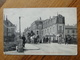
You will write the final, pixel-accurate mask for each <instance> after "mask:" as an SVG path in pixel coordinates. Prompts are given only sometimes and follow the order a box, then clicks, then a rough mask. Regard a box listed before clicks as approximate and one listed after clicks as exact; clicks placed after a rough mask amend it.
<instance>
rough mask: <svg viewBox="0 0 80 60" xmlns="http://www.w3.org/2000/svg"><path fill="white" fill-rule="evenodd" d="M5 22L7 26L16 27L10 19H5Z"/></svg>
mask: <svg viewBox="0 0 80 60" xmlns="http://www.w3.org/2000/svg"><path fill="white" fill-rule="evenodd" d="M4 24H5V25H6V26H7V27H15V25H14V24H13V23H12V22H10V21H9V20H8V19H7V20H4Z"/></svg>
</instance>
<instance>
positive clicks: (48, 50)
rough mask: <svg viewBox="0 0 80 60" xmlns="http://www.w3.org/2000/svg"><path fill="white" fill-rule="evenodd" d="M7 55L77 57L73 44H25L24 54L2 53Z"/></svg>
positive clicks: (75, 47) (15, 52) (75, 46)
mask: <svg viewBox="0 0 80 60" xmlns="http://www.w3.org/2000/svg"><path fill="white" fill-rule="evenodd" d="M4 54H8V55H77V45H75V44H66V45H65V44H58V43H50V44H49V43H48V44H46V43H44V44H25V48H24V52H21V53H18V52H17V51H8V52H4Z"/></svg>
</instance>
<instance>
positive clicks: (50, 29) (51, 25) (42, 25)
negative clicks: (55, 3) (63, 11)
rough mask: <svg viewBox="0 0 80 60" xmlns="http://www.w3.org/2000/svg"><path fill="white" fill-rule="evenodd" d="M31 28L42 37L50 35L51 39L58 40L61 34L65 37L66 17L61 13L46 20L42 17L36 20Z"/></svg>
mask: <svg viewBox="0 0 80 60" xmlns="http://www.w3.org/2000/svg"><path fill="white" fill-rule="evenodd" d="M30 28H31V30H32V31H33V32H34V33H35V35H36V34H37V35H39V37H40V38H41V39H42V38H43V37H49V38H51V40H53V39H54V40H58V37H59V35H61V36H62V38H65V17H64V16H62V15H60V14H59V15H57V16H53V17H52V18H51V17H50V18H49V19H46V20H42V19H41V18H40V19H39V20H36V21H34V22H33V23H32V24H31V26H30Z"/></svg>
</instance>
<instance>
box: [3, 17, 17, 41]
mask: <svg viewBox="0 0 80 60" xmlns="http://www.w3.org/2000/svg"><path fill="white" fill-rule="evenodd" d="M15 34H16V26H15V25H14V24H13V23H11V22H10V21H9V20H8V19H7V18H6V20H4V39H5V40H8V37H9V38H10V37H13V38H14V36H15Z"/></svg>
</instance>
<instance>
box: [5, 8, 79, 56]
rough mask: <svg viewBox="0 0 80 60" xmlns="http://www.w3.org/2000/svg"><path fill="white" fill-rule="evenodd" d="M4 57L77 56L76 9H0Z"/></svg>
mask: <svg viewBox="0 0 80 60" xmlns="http://www.w3.org/2000/svg"><path fill="white" fill-rule="evenodd" d="M3 28H4V32H3V34H4V35H3V39H4V40H3V45H4V54H6V55H77V41H78V40H77V8H74V7H71V8H65V7H64V8H4V9H3Z"/></svg>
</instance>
